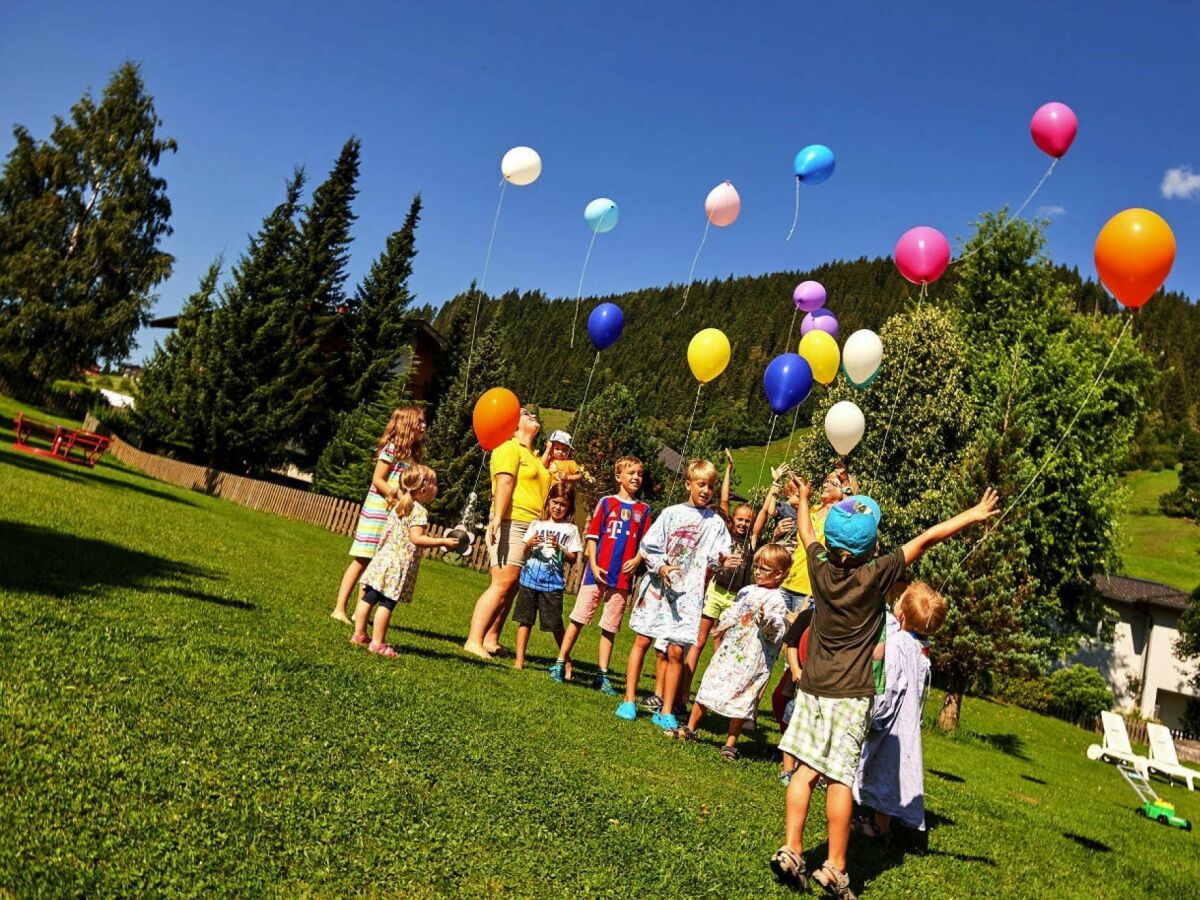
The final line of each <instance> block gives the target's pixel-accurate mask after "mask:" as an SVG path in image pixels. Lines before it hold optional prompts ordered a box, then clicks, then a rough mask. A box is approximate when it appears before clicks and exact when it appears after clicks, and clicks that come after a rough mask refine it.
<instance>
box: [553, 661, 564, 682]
mask: <svg viewBox="0 0 1200 900" xmlns="http://www.w3.org/2000/svg"><path fill="white" fill-rule="evenodd" d="M565 667H566V663H564V662H563V661H562V660H561V659H560V660H559V661H558V662H556V663H555V664H554V665H552V666H551V667H550V677H551V678H553V679H554V680H555V681H557V682H558V683H559V684H562V683H563V682H564V681H566V680H567V679H566V676H564V675H563V669H564V668H565Z"/></svg>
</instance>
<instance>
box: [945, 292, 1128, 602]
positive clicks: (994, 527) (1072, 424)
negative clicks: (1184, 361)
mask: <svg viewBox="0 0 1200 900" xmlns="http://www.w3.org/2000/svg"><path fill="white" fill-rule="evenodd" d="M1132 323H1133V316H1132V315H1130V316H1128V317H1126V319H1125V324H1124V325H1123V326H1122V327H1121V333H1120V334H1118V335H1117V340H1116V342H1115V343H1113V346H1112V349H1111V350H1110V351H1108V358H1107V359H1105V360H1104V365H1102V366H1101V367H1100V371H1099V372H1098V373H1097V374H1096V378H1095V380H1094V381H1093V382H1092V386H1091V387H1090V388H1088V392H1087V394H1086V396H1084V398H1083V402H1082V403H1080V404H1079V408H1078V409H1076V410H1075V415H1073V416H1072V417H1071V421H1070V422H1069V423H1068V424H1067V428H1066V430H1065V431H1064V432H1063V433H1062V437H1060V438H1059V439H1058V443H1057V444H1055V445H1054V446H1053V447H1052V448H1051V449H1050V452H1049V453H1048V454H1046V458H1045V459H1044V460H1042V464H1041V465H1040V466H1038V470H1037V471H1036V472H1034V473H1033V477H1032V478H1031V479H1029V483H1028V484H1026V485H1025V487H1023V488H1022V489H1021V493H1019V494H1017V496H1016V497H1015V498H1013V500H1012V502H1011V503H1006V504H1005V506H1004V511H1003V512H1001V513H1000V516H999V518H997V519H996V521H995V523H994V524H992V525H991V526H990V527H989V528H988V529H987V531H986V532H984V535H983V537H981V538H980V539H979V540H977V541H976V542H975V543H974V545H972V547H971V549H970V550H968V551H967V554H966V556H964V557H963V558H962V559H960V560H959V561H958V562H957V563H955V566H954V568H955V569H957V568H961V567H962V566H963V565H964V564H965V563H966V561H967V560H968V559H970V558H971V555H972V554H973V553H974V552H975V551H976V550H978V549H979V548H980V547H982V546H983V543H984V541H986V540H987V539H988V538H990V537H991V536H992V535H993V534H995V533H996V530H997V529H998V528H999V527H1000V523H1001V522H1003V521H1004V520H1005V518H1006V517H1007V516H1008V514H1009V513H1010V512H1012V511H1013V510H1014V509H1016V507H1017V504H1018V503H1019V502H1020V500H1021V498H1022V497H1024V496H1025V495H1026V494H1027V493H1029V489H1030V488H1031V487H1033V486H1034V485H1035V484H1037V482H1038V481H1039V480H1040V479H1041V477H1042V474H1043V473H1044V472H1045V471H1046V467H1047V466H1049V465H1050V463H1051V462H1052V461H1053V460H1054V457H1055V456H1056V455H1057V454H1058V451H1059V450H1060V449H1061V448H1062V445H1063V442H1064V441H1066V439H1067V438H1068V437H1069V436H1070V434H1071V431H1072V429H1074V428H1075V423H1076V422H1078V421H1079V417H1080V416H1081V415H1082V414H1083V409H1084V407H1085V406H1087V404H1088V401H1089V400H1091V399H1092V395H1093V394H1095V393H1096V388H1098V387H1099V386H1100V380H1101V379H1102V378H1103V377H1104V373H1105V372H1106V371H1107V370H1108V364H1109V363H1110V362H1112V358H1113V357H1114V356H1115V355H1116V353H1117V348H1118V347H1119V346H1121V339H1122V338H1124V337H1125V332H1126V331H1128V330H1129V326H1130V325H1131V324H1132ZM951 573H953V569H952V570H951ZM949 582H950V575H949V574H948V575H946V580H945V581H943V582H942V586H941V588H939V589H938V591H939V593H940V592H942V591H944V590H946V585H947V584H948V583H949Z"/></svg>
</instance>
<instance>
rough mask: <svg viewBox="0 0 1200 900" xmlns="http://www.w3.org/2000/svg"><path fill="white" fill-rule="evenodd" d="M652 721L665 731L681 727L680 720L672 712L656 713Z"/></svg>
mask: <svg viewBox="0 0 1200 900" xmlns="http://www.w3.org/2000/svg"><path fill="white" fill-rule="evenodd" d="M650 721H651V722H652V723H654V725H655V726H657V727H658V728H661V729H662V730H663V731H675V730H676V729H677V728H679V720H678V719H676V718H675V717H674V716H673V715H671V714H670V713H661V712H659V713H655V714H654V716H653V718H651V719H650Z"/></svg>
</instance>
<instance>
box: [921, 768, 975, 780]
mask: <svg viewBox="0 0 1200 900" xmlns="http://www.w3.org/2000/svg"><path fill="white" fill-rule="evenodd" d="M925 771H926V772H928V773H929V774H930V775H932V776H933V777H934V778H940V779H942V781H952V782H954V783H955V784H966V783H967V779H965V778H963V777H962V776H961V775H955V774H954V773H953V772H943V771H941V770H940V769H926V770H925Z"/></svg>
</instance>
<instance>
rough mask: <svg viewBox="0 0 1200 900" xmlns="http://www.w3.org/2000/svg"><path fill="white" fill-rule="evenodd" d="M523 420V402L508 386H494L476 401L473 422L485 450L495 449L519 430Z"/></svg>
mask: <svg viewBox="0 0 1200 900" xmlns="http://www.w3.org/2000/svg"><path fill="white" fill-rule="evenodd" d="M520 422H521V403H520V401H518V400H517V395H516V394H514V393H513V392H512V391H510V390H509V389H508V388H501V387H498V388H492V389H491V390H490V391H485V392H484V394H483V396H482V397H480V398H479V399H478V400H477V401H475V411H474V412H473V413H472V414H471V424H473V425H474V426H475V437H477V438H478V439H479V446H480V447H482V448H483V449H484V450H495V449H496V448H497V447H499V446H500V445H501V444H503V443H504V442H505V441H507V440H508V439H509V438H510V437H512V436H513V432H515V431H516V430H517V425H519V424H520Z"/></svg>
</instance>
